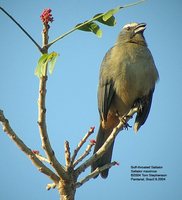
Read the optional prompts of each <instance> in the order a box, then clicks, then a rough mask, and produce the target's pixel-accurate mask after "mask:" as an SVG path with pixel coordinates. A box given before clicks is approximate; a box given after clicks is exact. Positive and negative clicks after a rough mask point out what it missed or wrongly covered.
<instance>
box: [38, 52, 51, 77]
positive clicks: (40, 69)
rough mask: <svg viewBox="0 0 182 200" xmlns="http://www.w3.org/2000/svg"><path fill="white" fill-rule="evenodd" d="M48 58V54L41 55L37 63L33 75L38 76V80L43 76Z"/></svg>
mask: <svg viewBox="0 0 182 200" xmlns="http://www.w3.org/2000/svg"><path fill="white" fill-rule="evenodd" d="M48 56H49V55H48V54H43V55H42V56H41V57H40V59H39V61H38V65H37V67H36V69H35V75H36V76H38V77H39V78H40V77H41V76H44V75H45V69H46V64H47V58H48Z"/></svg>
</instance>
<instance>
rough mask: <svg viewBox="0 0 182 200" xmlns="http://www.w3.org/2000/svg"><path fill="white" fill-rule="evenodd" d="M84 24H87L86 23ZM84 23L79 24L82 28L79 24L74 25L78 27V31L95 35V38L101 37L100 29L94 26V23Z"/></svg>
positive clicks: (96, 25)
mask: <svg viewBox="0 0 182 200" xmlns="http://www.w3.org/2000/svg"><path fill="white" fill-rule="evenodd" d="M84 23H87V21H86V22H84ZM84 23H81V24H83V26H81V24H77V25H76V27H78V26H80V27H79V28H78V30H81V31H87V32H93V33H95V34H96V35H97V37H99V38H100V37H102V30H101V29H100V27H99V25H98V24H96V23H95V22H89V23H87V24H84Z"/></svg>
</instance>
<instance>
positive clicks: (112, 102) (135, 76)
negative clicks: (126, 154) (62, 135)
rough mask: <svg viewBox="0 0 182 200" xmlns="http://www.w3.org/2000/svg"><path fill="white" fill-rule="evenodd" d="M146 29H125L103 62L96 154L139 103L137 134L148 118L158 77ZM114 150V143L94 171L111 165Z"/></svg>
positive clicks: (105, 173) (139, 25)
mask: <svg viewBox="0 0 182 200" xmlns="http://www.w3.org/2000/svg"><path fill="white" fill-rule="evenodd" d="M145 28H146V24H145V23H130V24H127V25H125V26H124V27H123V29H122V31H121V32H120V34H119V37H118V39H117V41H116V43H115V45H114V46H113V47H112V48H111V49H110V50H109V51H108V52H107V53H106V55H105V57H104V59H103V61H102V64H101V69H100V78H99V86H98V109H99V113H100V128H99V132H98V135H97V139H96V145H95V149H94V153H95V152H97V150H98V149H99V148H100V147H101V146H102V145H103V144H104V142H105V141H106V139H107V138H108V137H109V135H110V134H111V132H112V130H113V128H114V127H116V126H117V124H118V123H119V118H120V117H123V116H125V115H126V114H127V113H128V112H129V110H130V109H131V108H132V107H133V106H134V105H135V104H136V103H138V102H139V103H140V109H139V111H138V113H137V115H136V119H135V124H134V131H135V132H137V131H138V130H139V128H140V127H141V126H142V125H143V124H144V123H145V121H146V119H147V117H148V114H149V111H150V107H151V103H152V96H153V92H154V89H155V83H156V81H157V80H158V78H159V75H158V71H157V69H156V66H155V63H154V60H153V57H152V54H151V52H150V50H149V49H148V47H147V43H146V41H145V38H144V35H143V32H144V30H145ZM113 146H114V142H113V143H112V145H111V146H110V147H109V149H108V150H107V152H105V154H104V155H103V156H102V157H101V158H100V159H98V160H97V161H96V162H95V163H94V164H93V165H92V171H94V170H95V169H96V168H97V167H102V166H103V165H105V164H107V163H110V162H111V158H112V151H113ZM108 171H109V170H108V169H107V170H104V171H102V172H101V176H102V177H103V178H106V177H107V176H108Z"/></svg>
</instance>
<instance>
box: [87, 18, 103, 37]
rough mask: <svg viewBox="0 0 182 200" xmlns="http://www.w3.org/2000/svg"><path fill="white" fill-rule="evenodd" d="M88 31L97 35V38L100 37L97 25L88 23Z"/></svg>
mask: <svg viewBox="0 0 182 200" xmlns="http://www.w3.org/2000/svg"><path fill="white" fill-rule="evenodd" d="M90 30H91V31H92V32H93V33H95V34H96V35H97V37H99V38H100V37H102V30H101V29H100V27H99V25H98V24H96V23H94V22H91V23H90Z"/></svg>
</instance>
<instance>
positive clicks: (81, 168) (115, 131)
mask: <svg viewBox="0 0 182 200" xmlns="http://www.w3.org/2000/svg"><path fill="white" fill-rule="evenodd" d="M137 111H138V107H134V108H132V109H131V110H130V111H129V113H128V114H127V115H126V116H125V117H123V118H122V119H120V122H119V124H118V125H117V126H116V127H115V128H114V129H113V131H112V133H111V134H110V136H109V137H108V138H107V140H106V141H105V143H104V144H103V145H102V147H101V148H100V149H99V150H98V151H97V152H96V153H95V154H94V155H93V156H91V157H90V158H89V159H88V160H86V161H85V162H84V163H83V164H81V165H80V166H79V167H78V168H77V169H76V170H75V173H76V174H77V175H79V174H81V173H82V172H83V171H85V169H86V168H87V167H89V166H90V165H91V164H92V163H93V162H95V161H96V160H98V159H99V158H100V157H101V156H102V155H103V154H104V153H105V152H106V150H107V149H108V148H109V146H110V145H111V144H112V142H113V141H114V139H115V137H116V136H117V135H118V133H119V132H120V131H121V130H122V129H123V128H124V127H125V125H126V123H127V122H128V121H129V119H131V118H132V116H133V115H134V114H135V113H136V112H137Z"/></svg>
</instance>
